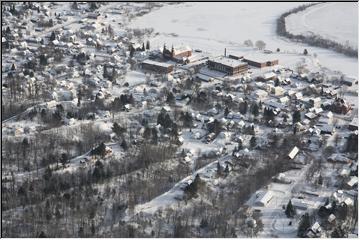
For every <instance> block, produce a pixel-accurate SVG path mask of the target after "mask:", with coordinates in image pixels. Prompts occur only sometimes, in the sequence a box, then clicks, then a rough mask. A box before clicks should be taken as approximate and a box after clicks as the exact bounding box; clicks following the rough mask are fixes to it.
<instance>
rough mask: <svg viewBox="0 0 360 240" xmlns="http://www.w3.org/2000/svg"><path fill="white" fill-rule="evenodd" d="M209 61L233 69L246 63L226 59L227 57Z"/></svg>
mask: <svg viewBox="0 0 360 240" xmlns="http://www.w3.org/2000/svg"><path fill="white" fill-rule="evenodd" d="M210 61H213V62H216V63H220V64H222V65H225V66H229V67H233V68H234V67H239V66H246V65H247V63H245V62H242V61H240V60H236V59H232V58H228V57H223V56H221V57H217V58H213V59H210Z"/></svg>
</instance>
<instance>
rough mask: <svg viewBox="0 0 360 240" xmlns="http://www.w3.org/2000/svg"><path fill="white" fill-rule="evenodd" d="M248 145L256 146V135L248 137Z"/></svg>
mask: <svg viewBox="0 0 360 240" xmlns="http://www.w3.org/2000/svg"><path fill="white" fill-rule="evenodd" d="M250 147H251V148H255V147H256V137H255V136H252V137H251V139H250Z"/></svg>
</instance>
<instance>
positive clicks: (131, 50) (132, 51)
mask: <svg viewBox="0 0 360 240" xmlns="http://www.w3.org/2000/svg"><path fill="white" fill-rule="evenodd" d="M134 53H135V48H134V47H133V46H132V45H131V46H130V57H131V58H132V57H133V56H134Z"/></svg>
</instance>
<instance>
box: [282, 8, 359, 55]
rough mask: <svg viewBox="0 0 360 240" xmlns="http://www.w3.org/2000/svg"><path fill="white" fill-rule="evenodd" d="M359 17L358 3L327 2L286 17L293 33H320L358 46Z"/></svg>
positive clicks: (287, 25)
mask: <svg viewBox="0 0 360 240" xmlns="http://www.w3.org/2000/svg"><path fill="white" fill-rule="evenodd" d="M358 18H359V16H358V3H355V2H346V3H345V2H332V3H325V4H320V5H316V6H313V7H310V8H308V9H306V10H305V11H301V12H299V13H297V14H291V15H290V16H289V17H287V18H286V29H287V30H288V31H289V32H291V33H293V34H301V35H308V34H310V35H311V34H318V35H321V36H322V37H324V38H327V39H331V40H333V41H336V42H339V43H341V44H346V43H348V44H349V45H350V46H351V47H353V48H357V47H358V27H359V26H358Z"/></svg>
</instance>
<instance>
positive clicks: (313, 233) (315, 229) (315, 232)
mask: <svg viewBox="0 0 360 240" xmlns="http://www.w3.org/2000/svg"><path fill="white" fill-rule="evenodd" d="M321 231H322V229H321V226H320V224H319V223H318V222H315V223H314V224H313V225H312V226H311V227H310V228H309V230H308V232H307V233H306V236H307V237H310V238H318V237H320V236H321Z"/></svg>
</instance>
